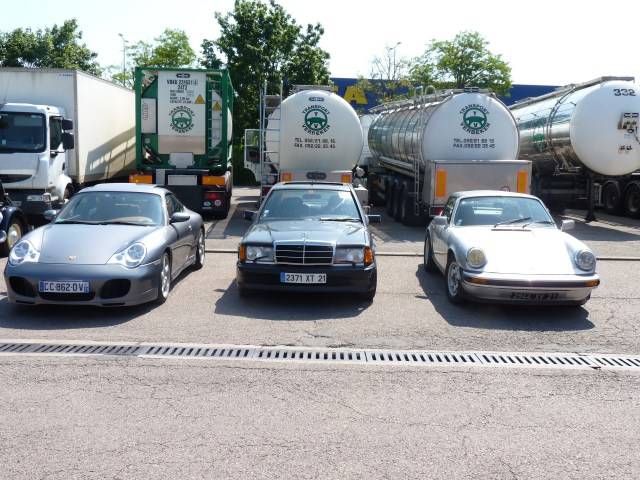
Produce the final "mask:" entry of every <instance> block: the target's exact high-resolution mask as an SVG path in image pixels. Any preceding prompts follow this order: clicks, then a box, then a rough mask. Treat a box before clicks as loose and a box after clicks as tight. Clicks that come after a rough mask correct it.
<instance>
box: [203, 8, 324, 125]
mask: <svg viewBox="0 0 640 480" xmlns="http://www.w3.org/2000/svg"><path fill="white" fill-rule="evenodd" d="M215 18H216V21H217V22H218V25H219V27H220V36H219V37H218V38H217V39H215V40H205V41H203V42H202V58H201V64H202V65H203V66H204V67H206V68H220V67H222V66H226V67H227V68H228V69H229V74H230V75H231V80H232V82H233V86H234V88H235V90H236V92H237V93H238V96H237V98H236V102H235V105H234V136H235V137H236V138H240V137H242V135H243V134H244V130H245V128H255V127H257V125H258V103H259V95H260V89H261V87H262V85H263V83H264V82H265V81H266V82H268V85H269V88H270V91H271V92H275V91H277V90H278V89H279V88H280V82H284V84H285V89H286V88H287V87H288V86H290V85H293V84H309V85H314V84H327V83H328V81H329V70H328V68H327V61H328V59H329V54H328V53H327V52H326V51H324V50H322V49H321V48H320V47H319V46H318V43H319V42H320V39H321V37H322V35H323V34H324V29H323V28H322V26H321V25H320V24H316V25H307V26H306V28H303V26H301V25H298V24H297V23H296V21H295V20H294V19H293V18H292V17H291V16H290V15H289V14H288V13H287V12H286V11H285V10H284V8H282V6H280V5H278V4H277V3H276V2H275V1H274V0H270V1H269V2H268V3H265V2H262V1H260V0H236V2H235V5H234V9H233V11H231V12H229V13H227V14H224V15H223V14H221V13H216V14H215Z"/></svg>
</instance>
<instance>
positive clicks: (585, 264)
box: [575, 250, 596, 272]
mask: <svg viewBox="0 0 640 480" xmlns="http://www.w3.org/2000/svg"><path fill="white" fill-rule="evenodd" d="M575 260H576V265H577V266H578V268H579V269H580V270H584V271H585V272H589V271H591V270H594V269H595V268H596V256H595V255H594V254H593V253H592V252H590V251H589V250H580V251H579V252H578V253H576V259H575Z"/></svg>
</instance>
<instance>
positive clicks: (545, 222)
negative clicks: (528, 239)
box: [522, 220, 556, 228]
mask: <svg viewBox="0 0 640 480" xmlns="http://www.w3.org/2000/svg"><path fill="white" fill-rule="evenodd" d="M534 223H539V224H542V225H555V224H556V223H555V222H552V221H551V220H534V221H533V222H527V223H525V224H524V225H522V228H526V227H528V226H529V225H533V224H534Z"/></svg>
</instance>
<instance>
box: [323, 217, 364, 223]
mask: <svg viewBox="0 0 640 480" xmlns="http://www.w3.org/2000/svg"><path fill="white" fill-rule="evenodd" d="M318 220H320V221H321V222H359V221H360V219H359V218H349V217H320V218H319V219H318Z"/></svg>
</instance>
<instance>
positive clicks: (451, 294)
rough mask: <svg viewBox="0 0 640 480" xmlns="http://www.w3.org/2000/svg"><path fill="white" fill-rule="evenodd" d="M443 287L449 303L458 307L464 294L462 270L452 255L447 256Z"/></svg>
mask: <svg viewBox="0 0 640 480" xmlns="http://www.w3.org/2000/svg"><path fill="white" fill-rule="evenodd" d="M456 271H457V274H456ZM444 286H445V289H446V290H447V298H448V299H449V301H450V302H451V303H454V304H456V305H459V304H461V303H463V302H464V292H463V291H462V268H461V267H460V265H459V264H458V262H457V261H456V258H455V257H454V256H453V255H452V254H450V255H449V261H448V262H447V269H446V271H445V275H444Z"/></svg>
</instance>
